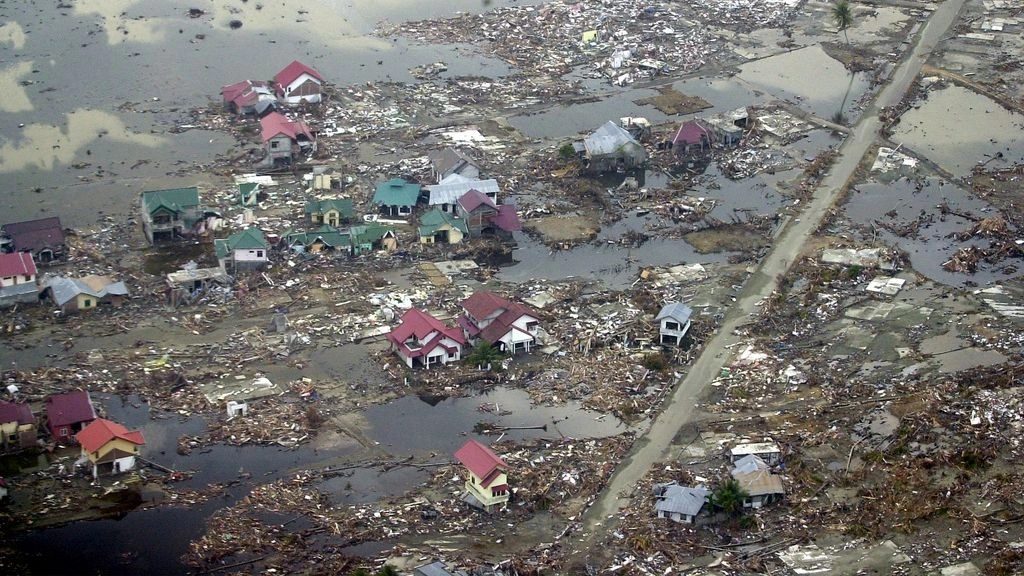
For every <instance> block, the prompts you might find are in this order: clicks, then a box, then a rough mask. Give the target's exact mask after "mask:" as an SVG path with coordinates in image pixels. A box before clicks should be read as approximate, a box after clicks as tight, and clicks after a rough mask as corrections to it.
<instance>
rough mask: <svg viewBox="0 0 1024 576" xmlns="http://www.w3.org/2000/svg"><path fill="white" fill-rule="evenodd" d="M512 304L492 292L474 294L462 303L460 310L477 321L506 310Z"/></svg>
mask: <svg viewBox="0 0 1024 576" xmlns="http://www.w3.org/2000/svg"><path fill="white" fill-rule="evenodd" d="M511 306H512V303H511V302H509V301H508V300H506V299H504V298H502V297H501V296H498V295H497V294H494V293H492V292H474V293H473V295H472V296H470V297H469V298H466V299H465V300H463V301H462V309H463V310H465V311H466V312H469V315H470V316H472V317H473V318H476V319H478V320H483V319H484V318H487V317H488V316H490V315H491V314H493V313H494V312H496V311H498V310H508V309H509V308H510V307H511Z"/></svg>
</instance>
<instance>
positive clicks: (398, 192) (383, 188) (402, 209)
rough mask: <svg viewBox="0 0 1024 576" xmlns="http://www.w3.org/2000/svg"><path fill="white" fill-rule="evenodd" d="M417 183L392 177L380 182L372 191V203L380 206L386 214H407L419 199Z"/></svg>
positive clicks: (410, 212)
mask: <svg viewBox="0 0 1024 576" xmlns="http://www.w3.org/2000/svg"><path fill="white" fill-rule="evenodd" d="M420 189H421V186H420V185H419V184H416V183H413V182H406V181H405V180H403V179H401V178H392V179H391V180H388V181H387V182H381V183H380V184H378V185H377V189H376V190H375V191H374V193H373V204H377V205H378V206H380V210H381V213H383V214H384V215H386V216H408V215H410V214H412V210H413V208H414V207H415V206H416V203H417V202H419V200H420Z"/></svg>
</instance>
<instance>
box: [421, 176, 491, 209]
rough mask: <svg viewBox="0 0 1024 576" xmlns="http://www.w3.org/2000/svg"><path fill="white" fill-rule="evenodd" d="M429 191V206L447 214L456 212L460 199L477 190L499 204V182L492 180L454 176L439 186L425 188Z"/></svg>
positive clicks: (438, 184)
mask: <svg viewBox="0 0 1024 576" xmlns="http://www.w3.org/2000/svg"><path fill="white" fill-rule="evenodd" d="M423 188H424V190H426V191H427V195H428V196H427V204H428V205H429V206H431V207H436V208H440V209H441V210H443V211H445V212H455V209H456V204H457V203H458V201H459V199H460V198H462V197H463V196H465V195H466V194H467V193H469V192H470V191H471V190H476V191H478V192H481V193H483V195H484V196H487V197H488V198H490V199H491V201H492V202H494V203H495V204H497V203H498V181H497V180H495V179H493V178H491V179H488V180H476V179H474V178H467V177H465V176H461V175H459V174H452V175H451V176H448V177H446V178H445V179H444V180H442V181H441V182H439V183H437V184H432V185H430V186H424V187H423Z"/></svg>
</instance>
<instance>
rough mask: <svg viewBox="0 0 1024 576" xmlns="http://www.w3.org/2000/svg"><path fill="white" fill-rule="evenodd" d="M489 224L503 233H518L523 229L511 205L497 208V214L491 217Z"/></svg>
mask: <svg viewBox="0 0 1024 576" xmlns="http://www.w3.org/2000/svg"><path fill="white" fill-rule="evenodd" d="M491 224H494V225H495V226H497V227H498V228H500V229H502V230H504V231H505V232H518V231H520V230H522V229H523V223H522V222H520V221H519V215H518V214H516V207H515V206H514V205H512V204H502V205H501V206H498V213H497V214H495V215H494V216H491Z"/></svg>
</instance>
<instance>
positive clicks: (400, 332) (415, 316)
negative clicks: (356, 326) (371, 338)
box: [387, 308, 466, 368]
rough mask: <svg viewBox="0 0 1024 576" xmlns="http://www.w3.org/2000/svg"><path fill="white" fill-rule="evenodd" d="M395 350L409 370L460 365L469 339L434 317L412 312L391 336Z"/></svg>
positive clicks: (390, 333) (389, 334)
mask: <svg viewBox="0 0 1024 576" xmlns="http://www.w3.org/2000/svg"><path fill="white" fill-rule="evenodd" d="M387 338H388V341H389V342H390V343H391V349H392V350H393V351H394V352H395V354H397V355H398V357H399V358H401V359H402V362H404V363H405V365H406V366H408V367H409V368H414V367H417V366H422V367H424V368H430V367H431V366H436V365H438V364H442V365H444V364H448V363H449V362H458V361H459V360H460V359H461V358H462V349H463V346H465V344H466V339H465V337H464V336H463V335H462V331H460V330H459V329H458V328H449V327H448V326H445V325H444V324H443V323H442V322H441V321H440V320H438V319H437V318H434V317H433V316H431V315H430V314H428V313H426V312H424V311H422V310H417V309H416V308H410V309H409V310H407V311H406V312H405V314H402V320H401V322H400V323H399V325H398V326H397V327H396V328H395V329H394V330H392V331H391V332H389V333H388V336H387Z"/></svg>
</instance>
